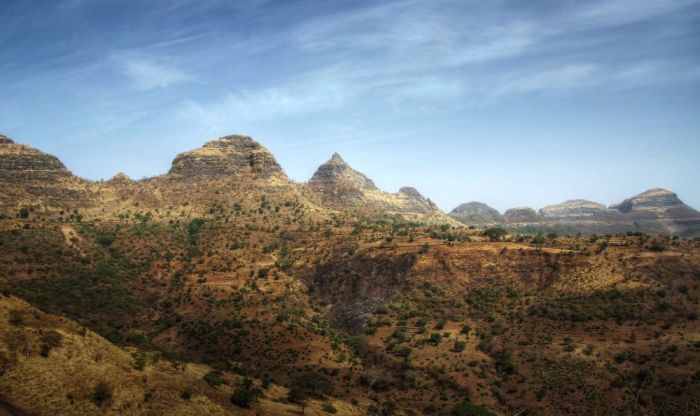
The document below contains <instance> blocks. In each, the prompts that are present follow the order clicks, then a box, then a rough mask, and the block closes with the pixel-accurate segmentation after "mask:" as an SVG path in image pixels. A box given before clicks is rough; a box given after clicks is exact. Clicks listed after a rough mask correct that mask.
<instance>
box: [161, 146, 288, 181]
mask: <svg viewBox="0 0 700 416" xmlns="http://www.w3.org/2000/svg"><path fill="white" fill-rule="evenodd" d="M169 174H171V175H177V176H179V177H182V178H199V179H201V178H206V177H217V176H235V177H249V178H255V179H271V178H276V179H279V180H285V179H286V178H287V176H286V175H285V173H284V172H283V171H282V167H281V166H280V165H279V163H277V160H275V157H274V156H273V155H272V153H270V151H269V150H267V149H266V148H264V147H263V146H261V145H260V143H258V142H256V141H255V140H253V139H252V138H250V137H248V136H243V135H232V136H224V137H221V138H219V139H217V140H212V141H209V142H206V143H205V144H204V145H203V146H202V147H199V148H196V149H193V150H190V151H187V152H183V153H180V154H178V155H177V156H176V157H175V160H174V161H173V164H172V167H171V168H170V172H169Z"/></svg>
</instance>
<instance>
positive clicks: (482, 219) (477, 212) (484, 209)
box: [449, 201, 504, 225]
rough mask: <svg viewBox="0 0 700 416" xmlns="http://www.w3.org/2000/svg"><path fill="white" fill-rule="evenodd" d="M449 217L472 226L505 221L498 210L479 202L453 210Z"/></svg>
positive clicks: (469, 203) (465, 204) (466, 204)
mask: <svg viewBox="0 0 700 416" xmlns="http://www.w3.org/2000/svg"><path fill="white" fill-rule="evenodd" d="M449 215H450V216H451V217H452V218H454V219H456V220H458V221H461V222H463V223H465V224H470V225H491V224H499V223H502V222H503V221H504V218H503V215H501V213H500V212H498V210H496V209H494V208H491V207H490V206H488V205H486V204H484V203H483V202H477V201H472V202H467V203H464V204H461V205H459V206H458V207H456V208H455V209H453V210H452V211H451V212H450V214H449Z"/></svg>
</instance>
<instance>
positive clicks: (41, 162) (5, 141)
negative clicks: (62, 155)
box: [0, 136, 72, 183]
mask: <svg viewBox="0 0 700 416" xmlns="http://www.w3.org/2000/svg"><path fill="white" fill-rule="evenodd" d="M70 176H72V174H71V173H70V171H69V170H68V169H66V167H65V166H64V165H63V163H61V161H60V160H58V158H57V157H56V156H53V155H50V154H48V153H44V152H42V151H40V150H37V149H34V148H33V147H30V146H25V145H22V144H16V143H15V142H13V141H12V140H11V139H9V138H8V137H6V136H0V180H2V181H3V182H6V183H20V182H23V181H28V180H34V181H57V180H61V179H65V178H68V177H70Z"/></svg>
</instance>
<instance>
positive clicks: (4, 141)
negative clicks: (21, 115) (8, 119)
mask: <svg viewBox="0 0 700 416" xmlns="http://www.w3.org/2000/svg"><path fill="white" fill-rule="evenodd" d="M13 143H14V141H13V140H12V139H10V138H9V137H7V136H5V135H2V134H0V144H13Z"/></svg>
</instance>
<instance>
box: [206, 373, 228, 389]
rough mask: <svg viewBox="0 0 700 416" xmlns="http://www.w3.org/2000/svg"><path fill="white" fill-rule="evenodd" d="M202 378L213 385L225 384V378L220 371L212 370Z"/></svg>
mask: <svg viewBox="0 0 700 416" xmlns="http://www.w3.org/2000/svg"><path fill="white" fill-rule="evenodd" d="M202 379H203V380H204V381H206V382H207V384H209V385H210V386H212V387H218V386H220V385H222V384H224V380H222V379H221V373H220V372H219V371H210V372H208V373H206V374H205V375H204V377H202Z"/></svg>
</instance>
